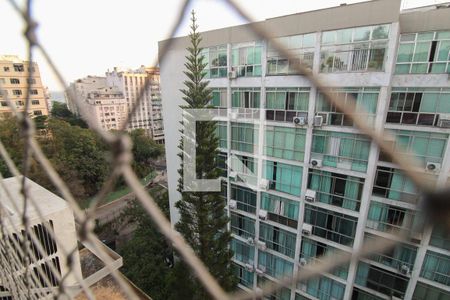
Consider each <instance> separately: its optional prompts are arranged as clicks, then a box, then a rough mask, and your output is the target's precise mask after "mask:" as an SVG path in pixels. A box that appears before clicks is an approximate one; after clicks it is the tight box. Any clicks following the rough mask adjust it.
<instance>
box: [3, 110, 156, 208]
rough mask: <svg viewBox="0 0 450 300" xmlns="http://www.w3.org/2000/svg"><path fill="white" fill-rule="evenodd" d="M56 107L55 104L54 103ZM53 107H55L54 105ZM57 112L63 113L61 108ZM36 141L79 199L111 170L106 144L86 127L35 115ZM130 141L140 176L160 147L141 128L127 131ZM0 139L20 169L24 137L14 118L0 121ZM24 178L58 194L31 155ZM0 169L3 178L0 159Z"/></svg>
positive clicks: (91, 192) (95, 188) (87, 195)
mask: <svg viewBox="0 0 450 300" xmlns="http://www.w3.org/2000/svg"><path fill="white" fill-rule="evenodd" d="M56 107H58V105H57V106H56ZM54 108H55V106H54ZM56 110H57V111H58V110H59V111H60V112H61V111H62V113H61V114H60V115H62V116H66V113H65V112H64V109H59V108H56ZM34 122H35V125H36V127H37V133H38V134H41V133H42V132H43V133H44V134H41V135H39V136H38V137H39V139H38V141H39V143H40V145H41V147H42V149H43V151H44V154H45V155H46V156H47V158H48V159H49V160H50V162H51V163H52V165H53V167H54V168H55V169H56V171H57V172H58V173H59V174H60V176H61V177H62V179H63V180H64V181H65V182H66V184H67V185H68V186H69V188H70V190H71V192H72V193H73V195H74V196H75V198H76V199H78V200H79V201H80V202H84V201H85V200H87V199H88V198H90V197H92V196H94V195H95V194H96V193H97V192H98V191H99V189H100V187H101V186H102V184H103V182H104V181H105V179H106V178H107V176H109V175H110V173H111V166H110V163H111V154H110V151H109V148H108V146H107V145H106V144H105V143H104V142H103V141H102V140H101V139H100V138H99V137H98V135H97V134H95V133H94V132H93V131H92V130H90V129H88V128H82V127H80V126H78V125H71V124H70V123H69V122H67V121H65V120H64V119H63V118H55V117H52V118H50V119H48V118H47V117H45V118H44V117H43V118H35V119H34ZM130 135H131V137H132V141H133V142H134V147H133V156H134V157H135V160H134V162H133V167H134V169H135V171H136V173H137V174H138V176H140V177H144V176H146V175H148V174H149V173H150V171H151V170H152V166H151V160H152V159H155V158H157V157H158V156H159V155H160V154H161V153H162V149H161V146H160V145H157V144H156V143H155V142H154V141H153V140H151V139H150V138H149V137H147V136H146V135H145V134H144V133H143V131H141V130H135V131H132V132H131V133H130ZM0 140H1V142H2V143H3V145H5V147H6V150H7V151H8V153H9V154H10V156H11V158H12V160H13V161H14V163H15V164H16V165H17V167H18V168H19V170H21V168H22V159H23V147H24V140H23V137H22V135H21V131H20V126H19V124H18V122H17V121H16V119H14V118H5V119H3V120H1V121H0ZM30 163H31V166H30V170H29V173H28V177H29V178H30V179H32V180H33V181H35V182H37V183H39V184H40V185H42V186H44V187H45V188H47V189H49V190H51V191H53V192H55V193H58V191H57V190H56V189H55V187H54V186H53V185H52V183H51V182H50V180H49V178H48V176H47V175H46V173H45V172H44V171H43V169H42V167H41V166H40V165H39V163H38V162H37V161H36V160H35V159H34V158H33V157H31V159H30ZM0 172H1V174H2V175H3V177H10V176H12V174H11V172H10V171H9V169H8V167H7V166H6V163H5V161H4V160H3V159H1V158H0Z"/></svg>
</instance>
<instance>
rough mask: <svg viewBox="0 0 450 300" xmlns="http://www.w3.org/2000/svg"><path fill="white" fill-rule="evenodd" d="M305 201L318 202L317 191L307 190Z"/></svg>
mask: <svg viewBox="0 0 450 300" xmlns="http://www.w3.org/2000/svg"><path fill="white" fill-rule="evenodd" d="M305 201H308V202H315V201H316V191H314V190H306V193H305Z"/></svg>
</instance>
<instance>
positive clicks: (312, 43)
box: [160, 0, 450, 300]
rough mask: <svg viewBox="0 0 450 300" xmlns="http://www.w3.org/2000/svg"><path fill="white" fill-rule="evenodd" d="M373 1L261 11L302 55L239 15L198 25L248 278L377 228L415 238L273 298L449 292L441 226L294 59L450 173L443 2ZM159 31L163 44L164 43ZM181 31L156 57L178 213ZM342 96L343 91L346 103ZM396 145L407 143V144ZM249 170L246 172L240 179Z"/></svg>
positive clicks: (347, 245) (438, 172) (448, 242)
mask: <svg viewBox="0 0 450 300" xmlns="http://www.w3.org/2000/svg"><path fill="white" fill-rule="evenodd" d="M400 2H401V1H400V0H378V1H370V2H363V3H358V4H352V5H342V6H339V7H334V8H329V9H322V10H317V11H311V12H305V13H299V14H293V15H288V16H283V17H277V18H272V19H268V20H265V21H262V22H260V25H262V26H264V27H265V29H266V30H267V31H268V32H270V33H271V34H273V38H276V39H278V40H279V41H280V42H281V43H283V44H284V45H285V46H286V47H288V48H289V51H290V52H291V53H292V54H293V55H295V57H296V59H293V60H288V59H286V58H284V57H282V56H281V55H279V54H278V53H277V51H275V50H274V49H273V47H272V46H271V43H270V41H267V40H261V39H258V38H257V37H256V35H255V34H254V33H252V30H251V28H250V27H251V25H248V24H247V25H241V26H235V27H230V28H224V29H218V30H213V31H209V32H204V33H202V34H201V35H202V38H203V40H202V45H201V46H202V47H204V54H205V57H206V62H207V63H208V66H207V73H208V74H207V75H208V80H209V81H210V85H209V86H210V87H211V88H212V89H213V99H212V105H214V106H216V107H217V108H218V109H219V110H225V109H232V110H233V112H232V113H230V114H229V115H228V116H227V113H226V112H225V113H224V114H221V115H223V116H224V117H221V118H220V120H221V121H220V122H219V123H218V130H217V132H218V135H219V138H220V151H221V154H220V161H221V162H224V161H225V160H226V159H228V158H229V159H230V161H231V163H229V164H228V165H225V164H223V163H222V164H221V167H222V168H223V174H224V176H223V178H222V180H223V181H222V182H223V187H224V188H223V195H224V198H225V199H226V201H227V204H228V212H229V216H230V219H231V224H230V229H231V231H232V233H233V241H232V243H231V248H232V249H233V250H234V258H233V259H234V264H235V267H236V274H237V276H238V277H239V281H240V283H239V286H240V288H242V289H244V290H245V289H255V288H257V287H258V286H260V285H261V284H262V283H264V282H266V281H270V280H271V281H276V280H277V279H279V278H280V277H282V276H285V275H292V274H293V273H295V272H297V271H301V270H302V268H307V264H308V263H309V262H314V261H317V260H320V257H321V256H322V255H324V254H328V255H332V254H333V253H338V252H342V251H344V252H352V251H354V250H356V249H359V248H360V247H361V245H362V244H363V243H364V241H366V240H370V239H373V238H374V237H381V238H383V239H391V240H392V239H396V237H395V236H393V235H392V234H390V233H389V232H390V231H391V229H398V230H400V231H404V232H407V233H409V234H410V236H411V238H410V239H409V240H408V241H406V242H402V243H399V244H397V245H396V246H395V247H394V248H393V249H391V250H389V251H386V252H384V253H375V254H373V255H371V256H370V257H367V258H364V259H360V260H359V261H352V262H350V263H348V264H346V265H343V266H341V267H339V268H336V269H334V270H332V271H331V272H328V273H324V274H322V276H320V277H318V278H315V279H311V280H308V281H306V282H301V283H299V284H297V285H293V286H291V287H289V288H284V289H282V290H281V291H279V292H277V293H275V294H274V295H272V296H270V297H268V298H269V299H283V300H284V299H296V300H299V299H370V300H375V299H414V300H419V299H429V300H431V299H433V300H435V299H450V238H449V230H448V228H445V225H442V227H441V226H440V225H439V224H438V225H436V226H435V227H434V228H429V226H425V225H424V224H423V218H422V215H421V209H420V208H419V207H418V206H417V203H418V200H419V199H418V197H419V196H418V193H417V190H416V188H415V187H414V185H413V184H412V183H411V182H410V181H409V180H408V178H407V177H405V176H404V175H403V174H402V172H401V170H399V168H398V166H396V165H395V164H393V163H392V162H390V161H389V160H388V159H387V158H386V156H385V155H383V153H380V151H379V149H378V147H377V146H376V145H375V144H374V143H373V142H371V140H370V139H368V138H367V137H366V136H364V135H361V134H360V133H359V132H358V130H357V129H356V128H355V127H354V126H353V124H352V122H351V121H350V120H349V119H348V118H346V117H345V116H344V115H343V114H342V113H340V112H339V111H337V110H336V109H335V107H333V105H330V104H329V103H327V102H326V101H325V100H324V97H323V95H322V94H321V93H320V92H318V91H317V89H316V87H315V86H312V85H311V83H310V82H309V81H308V80H307V79H306V78H304V77H303V76H300V75H297V74H296V71H295V68H294V66H295V65H296V64H298V62H299V60H302V61H303V62H304V63H306V64H308V65H309V66H310V67H311V69H312V72H313V73H314V74H315V75H316V76H319V77H320V78H321V79H322V80H323V81H324V82H326V83H328V86H329V88H330V89H331V90H332V91H333V92H334V93H339V94H340V95H341V96H344V98H346V97H347V96H350V95H351V96H353V97H354V98H355V99H356V106H357V107H358V108H359V113H361V114H364V116H365V117H366V118H367V122H369V124H372V125H373V126H374V128H375V129H376V130H378V131H381V130H383V129H386V130H390V131H391V132H392V133H393V134H394V136H395V140H394V141H392V143H393V149H395V151H396V152H397V155H405V153H402V152H401V150H399V149H400V148H399V147H396V146H403V147H404V148H406V149H407V150H408V151H410V152H411V153H413V154H412V156H413V157H414V158H415V159H416V160H417V161H418V162H420V164H419V165H418V166H417V170H418V172H422V173H423V174H426V176H428V177H429V178H430V179H433V180H436V181H437V184H438V185H439V186H443V185H445V184H446V183H447V182H448V181H449V173H450V142H449V134H450V77H449V76H450V75H449V73H450V56H449V55H450V53H449V50H450V23H449V20H450V8H449V6H447V5H440V6H429V7H422V8H417V9H410V10H402V11H400V4H401V3H400ZM166 42H167V41H163V42H160V49H161V48H162V46H163V45H164V43H166ZM188 45H189V39H188V38H187V37H180V38H176V39H174V40H173V44H172V46H171V48H170V49H169V51H167V53H166V55H167V56H166V57H165V59H164V60H163V62H162V64H161V89H162V98H163V99H164V101H163V114H164V122H165V126H164V127H165V136H166V156H167V167H168V184H169V197H170V204H171V218H172V222H176V221H178V218H179V215H178V212H177V210H176V208H175V207H174V203H175V202H176V201H178V200H179V199H180V194H179V193H178V191H177V190H176V186H177V182H178V179H179V174H178V173H177V169H178V168H179V167H180V158H179V157H178V156H177V154H178V152H179V149H178V148H177V145H178V143H179V140H180V137H181V134H180V132H179V130H180V129H181V125H180V124H179V121H180V120H181V119H182V114H181V109H180V107H179V106H180V105H182V104H183V102H182V94H181V92H180V89H181V88H184V87H183V81H184V80H185V79H186V78H185V75H184V74H183V71H184V69H185V67H184V65H183V64H184V62H185V55H186V54H187V51H186V50H185V49H186V47H187V46H188ZM346 101H348V100H346ZM402 149H403V148H402ZM244 181H245V182H246V183H244Z"/></svg>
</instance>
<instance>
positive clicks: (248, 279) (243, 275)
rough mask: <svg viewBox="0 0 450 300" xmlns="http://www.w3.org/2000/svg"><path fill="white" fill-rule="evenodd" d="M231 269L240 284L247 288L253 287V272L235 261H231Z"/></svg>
mask: <svg viewBox="0 0 450 300" xmlns="http://www.w3.org/2000/svg"><path fill="white" fill-rule="evenodd" d="M233 270H234V274H235V275H236V277H237V278H238V280H239V283H240V284H242V285H244V286H246V287H248V288H253V277H254V275H253V272H250V271H247V270H246V269H245V268H244V267H242V266H240V265H238V264H236V263H233Z"/></svg>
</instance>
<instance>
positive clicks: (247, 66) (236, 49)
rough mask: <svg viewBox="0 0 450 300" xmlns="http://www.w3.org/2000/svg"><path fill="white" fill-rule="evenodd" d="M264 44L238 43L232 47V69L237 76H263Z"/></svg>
mask: <svg viewBox="0 0 450 300" xmlns="http://www.w3.org/2000/svg"><path fill="white" fill-rule="evenodd" d="M261 55H262V46H261V43H260V42H251V43H242V44H236V45H233V47H232V53H231V56H232V58H231V61H232V69H233V71H235V72H236V75H237V76H242V77H252V76H261V70H262V69H261Z"/></svg>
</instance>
